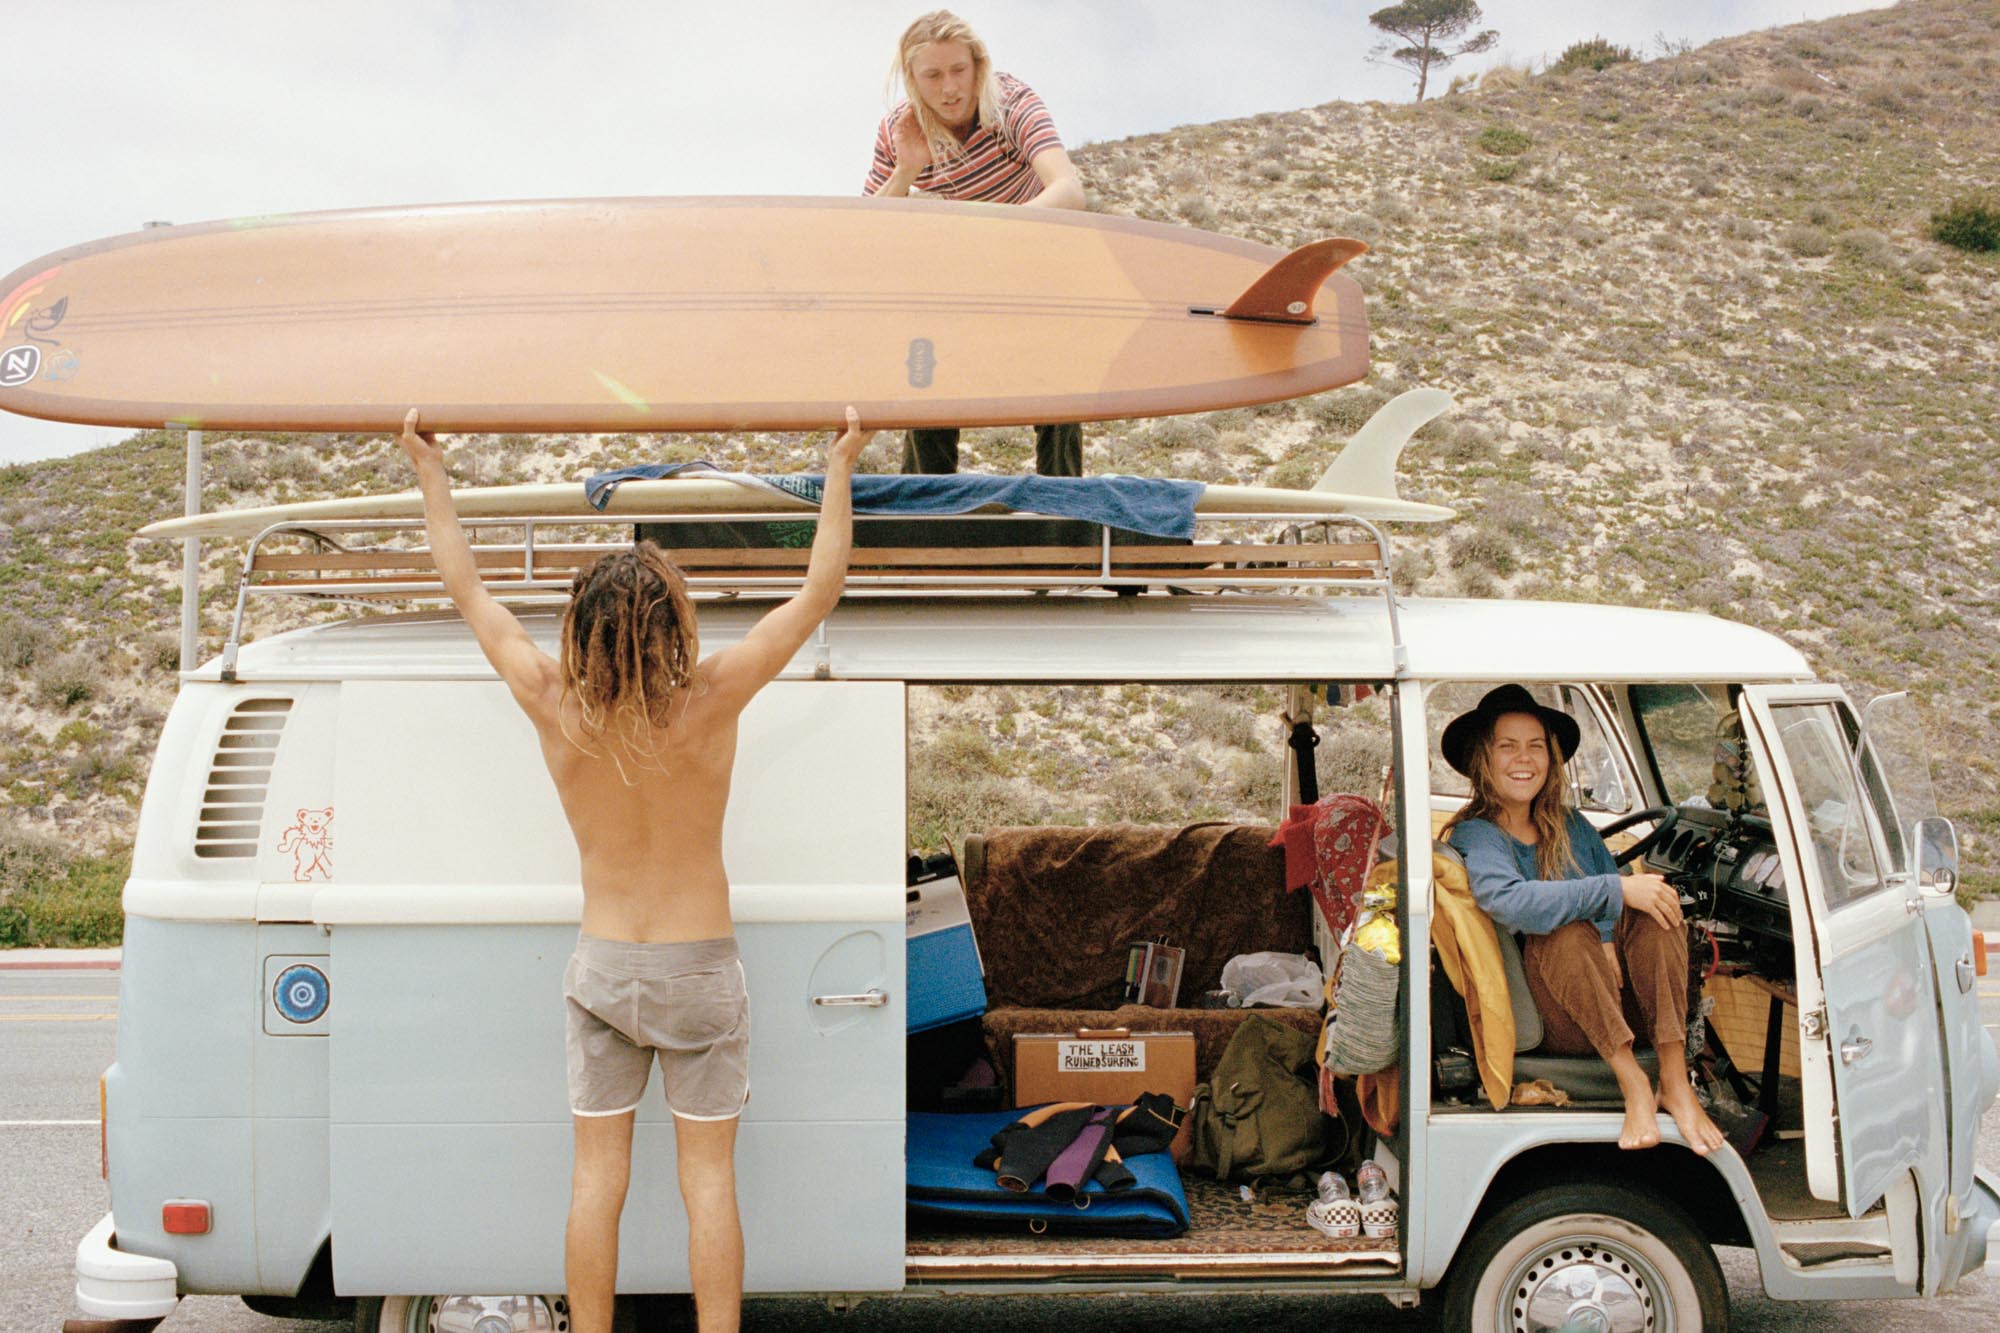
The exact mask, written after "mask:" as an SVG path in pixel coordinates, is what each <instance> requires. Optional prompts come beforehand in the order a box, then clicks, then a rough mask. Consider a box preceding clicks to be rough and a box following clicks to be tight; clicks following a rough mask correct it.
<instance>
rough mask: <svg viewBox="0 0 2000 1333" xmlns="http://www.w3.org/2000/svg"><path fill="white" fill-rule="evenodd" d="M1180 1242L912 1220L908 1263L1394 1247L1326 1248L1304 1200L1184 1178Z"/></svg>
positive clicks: (1331, 1243)
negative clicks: (920, 1258)
mask: <svg viewBox="0 0 2000 1333" xmlns="http://www.w3.org/2000/svg"><path fill="white" fill-rule="evenodd" d="M1181 1184H1182V1186H1183V1188H1185V1189H1186V1191H1187V1200H1188V1217H1189V1222H1190V1225H1189V1227H1188V1230H1187V1234H1185V1235H1183V1236H1181V1237H1179V1238H1178V1239H1175V1240H1106V1239H1102V1238H1098V1237H1082V1236H1034V1235H1029V1234H1027V1233H1026V1232H1025V1231H1023V1232H1020V1233H1012V1232H1004V1231H947V1230H944V1229H942V1228H940V1227H938V1226H937V1224H936V1223H935V1222H933V1221H931V1220H929V1219H924V1220H923V1221H921V1222H919V1221H917V1220H916V1219H912V1221H911V1223H910V1232H909V1237H908V1250H909V1253H910V1254H912V1255H926V1256H945V1255H950V1256H970V1255H1008V1254H1017V1255H1048V1254H1109V1255H1115V1254H1336V1253H1338V1254H1352V1255H1353V1256H1354V1257H1355V1258H1357V1259H1360V1258H1362V1257H1364V1256H1365V1257H1368V1258H1379V1257H1387V1258H1389V1259H1391V1260H1392V1261H1398V1262H1399V1261H1400V1259H1399V1256H1397V1255H1396V1254H1395V1250H1396V1248H1397V1242H1395V1241H1389V1242H1386V1245H1387V1252H1386V1254H1385V1251H1384V1245H1385V1242H1383V1241H1379V1240H1371V1239H1368V1238H1366V1237H1358V1238H1356V1239H1353V1240H1329V1239H1328V1238H1327V1237H1325V1236H1322V1235H1320V1234H1319V1233H1318V1232H1317V1231H1314V1230H1313V1229H1312V1228H1311V1227H1309V1226H1307V1225H1306V1204H1307V1202H1309V1201H1310V1199H1311V1197H1312V1196H1310V1195H1308V1194H1303V1193H1298V1192H1287V1191H1281V1190H1272V1191H1267V1192H1265V1193H1262V1194H1259V1195H1257V1196H1256V1197H1254V1198H1252V1199H1245V1198H1243V1197H1242V1195H1241V1193H1240V1192H1239V1191H1238V1187H1237V1186H1235V1185H1228V1184H1222V1183H1220V1182H1217V1181H1213V1180H1209V1179H1207V1178H1206V1177H1203V1176H1197V1175H1193V1174H1191V1173H1190V1174H1187V1175H1184V1176H1183V1177H1182V1178H1181Z"/></svg>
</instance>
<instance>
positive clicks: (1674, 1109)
mask: <svg viewBox="0 0 2000 1333" xmlns="http://www.w3.org/2000/svg"><path fill="white" fill-rule="evenodd" d="M1660 1106H1661V1107H1662V1108H1663V1109H1664V1110H1665V1111H1666V1113H1667V1114H1668V1115H1670V1116H1672V1117H1673V1118H1674V1124H1675V1125H1677V1126H1678V1127H1679V1128H1680V1131H1681V1137H1682V1138H1684V1139H1686V1140H1687V1145H1688V1147H1690V1148H1692V1149H1694V1150H1695V1152H1696V1153H1698V1154H1700V1155H1701V1156H1703V1157H1706V1156H1708V1155H1709V1154H1710V1153H1712V1152H1714V1151H1715V1150H1716V1149H1717V1148H1720V1147H1721V1146H1722V1145H1723V1144H1725V1143H1727V1142H1728V1141H1729V1140H1728V1138H1727V1136H1725V1135H1724V1134H1723V1132H1722V1131H1721V1130H1720V1129H1719V1128H1717V1127H1716V1123H1715V1122H1714V1121H1713V1120H1710V1119H1709V1118H1708V1112H1706V1111H1704V1110H1702V1109H1701V1103H1700V1102H1699V1101H1696V1100H1695V1095H1694V1089H1693V1088H1691V1087H1689V1086H1688V1085H1687V1084H1685V1083H1678V1084H1663V1085H1662V1086H1661V1088H1660ZM1631 1122H1632V1117H1631V1114H1630V1112H1629V1111H1628V1112H1627V1114H1626V1117H1625V1123H1626V1124H1627V1125H1630V1124H1631Z"/></svg>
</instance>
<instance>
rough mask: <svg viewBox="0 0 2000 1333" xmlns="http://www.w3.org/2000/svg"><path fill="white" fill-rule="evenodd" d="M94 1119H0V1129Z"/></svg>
mask: <svg viewBox="0 0 2000 1333" xmlns="http://www.w3.org/2000/svg"><path fill="white" fill-rule="evenodd" d="M96 1123H97V1122H96V1121H95V1120H0V1129H38V1128H41V1127H42V1126H45V1125H95V1124H96Z"/></svg>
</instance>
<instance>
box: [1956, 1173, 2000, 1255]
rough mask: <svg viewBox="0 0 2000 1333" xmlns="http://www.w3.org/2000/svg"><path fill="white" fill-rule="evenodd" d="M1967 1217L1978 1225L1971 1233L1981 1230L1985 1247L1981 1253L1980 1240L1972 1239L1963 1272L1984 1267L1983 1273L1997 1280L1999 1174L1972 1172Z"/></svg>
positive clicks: (1999, 1203) (1999, 1231) (1999, 1212)
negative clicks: (1976, 1229) (1969, 1206)
mask: <svg viewBox="0 0 2000 1333" xmlns="http://www.w3.org/2000/svg"><path fill="white" fill-rule="evenodd" d="M1967 1220H1968V1221H1970V1222H1971V1223H1972V1225H1973V1226H1974V1227H1977V1228H1980V1231H1975V1232H1974V1233H1973V1234H1974V1235H1975V1236H1979V1235H1981V1233H1982V1232H1983V1238H1984V1240H1985V1243H1986V1250H1985V1254H1984V1255H1983V1256H1982V1255H1981V1253H1980V1248H1979V1241H1978V1240H1975V1241H1974V1242H1973V1243H1972V1245H1971V1247H1970V1250H1971V1252H1970V1253H1969V1254H1967V1255H1966V1256H1965V1271H1966V1272H1968V1273H1970V1272H1972V1271H1973V1269H1974V1268H1976V1267H1984V1269H1985V1271H1986V1276H1988V1277H1990V1278H1993V1279H1995V1280H2000V1177H1995V1176H1994V1175H1993V1174H1991V1173H1990V1172H1986V1171H1977V1170H1975V1171H1974V1172H1973V1173H1972V1208H1971V1210H1970V1211H1969V1213H1968V1215H1967ZM1982 1258H1983V1263H1982Z"/></svg>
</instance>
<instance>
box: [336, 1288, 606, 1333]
mask: <svg viewBox="0 0 2000 1333" xmlns="http://www.w3.org/2000/svg"><path fill="white" fill-rule="evenodd" d="M524 1300H525V1301H535V1302H539V1307H538V1308H530V1309H522V1310H519V1311H518V1312H517V1311H515V1310H511V1309H509V1308H508V1304H503V1303H518V1302H521V1301H524ZM473 1303H476V1304H473ZM622 1304H623V1303H622V1302H621V1305H622ZM499 1321H505V1322H499ZM613 1327H614V1328H616V1327H617V1325H616V1324H615V1323H614V1324H613ZM502 1328H504V1329H507V1330H508V1331H509V1333H514V1331H515V1330H521V1331H522V1333H525V1331H526V1330H530V1329H532V1330H535V1331H536V1333H569V1301H568V1300H567V1299H565V1298H564V1297H562V1296H560V1295H548V1296H526V1297H523V1296H472V1297H459V1296H368V1297H364V1298H363V1299H362V1300H361V1301H360V1302H358V1303H357V1304H356V1305H355V1307H354V1333H497V1331H498V1330H499V1329H502Z"/></svg>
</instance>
